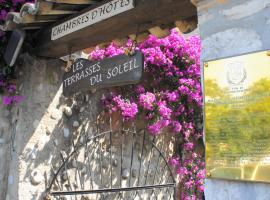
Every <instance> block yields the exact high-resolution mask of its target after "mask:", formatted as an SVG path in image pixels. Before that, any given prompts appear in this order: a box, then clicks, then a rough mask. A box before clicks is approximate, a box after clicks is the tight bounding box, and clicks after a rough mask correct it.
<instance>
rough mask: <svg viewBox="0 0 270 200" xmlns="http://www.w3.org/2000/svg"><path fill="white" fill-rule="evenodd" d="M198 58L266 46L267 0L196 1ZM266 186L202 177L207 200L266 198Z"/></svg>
mask: <svg viewBox="0 0 270 200" xmlns="http://www.w3.org/2000/svg"><path fill="white" fill-rule="evenodd" d="M196 5H197V9H198V21H199V29H200V34H201V38H202V43H203V54H202V61H208V60H215V59H219V58H224V57H229V56H234V55H240V54H245V53H249V52H253V51H260V50H269V49H270V39H269V35H270V15H269V13H270V0H259V1H258V0H200V1H196ZM269 188H270V185H268V184H262V183H247V182H235V181H221V180H212V179H207V180H206V199H207V200H228V199H232V200H266V199H270V190H269Z"/></svg>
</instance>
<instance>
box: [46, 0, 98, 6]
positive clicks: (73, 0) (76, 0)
mask: <svg viewBox="0 0 270 200" xmlns="http://www.w3.org/2000/svg"><path fill="white" fill-rule="evenodd" d="M46 1H47V2H52V3H65V4H77V5H78V4H79V5H81V4H86V5H87V4H96V3H98V1H95V0H46Z"/></svg>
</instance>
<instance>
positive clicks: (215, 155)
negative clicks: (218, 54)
mask: <svg viewBox="0 0 270 200" xmlns="http://www.w3.org/2000/svg"><path fill="white" fill-rule="evenodd" d="M204 92H205V132H206V169H207V177H208V178H221V179H231V180H244V181H257V182H270V52H269V51H264V52H257V53H252V54H248V55H242V56H236V57H231V58H226V59H220V60H215V61H209V62H205V63H204Z"/></svg>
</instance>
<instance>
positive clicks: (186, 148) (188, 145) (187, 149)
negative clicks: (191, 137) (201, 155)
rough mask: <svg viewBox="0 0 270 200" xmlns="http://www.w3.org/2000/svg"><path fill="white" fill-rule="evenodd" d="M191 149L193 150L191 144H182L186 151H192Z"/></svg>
mask: <svg viewBox="0 0 270 200" xmlns="http://www.w3.org/2000/svg"><path fill="white" fill-rule="evenodd" d="M193 148H194V144H193V143H191V142H188V143H185V144H184V149H185V150H186V151H190V150H193Z"/></svg>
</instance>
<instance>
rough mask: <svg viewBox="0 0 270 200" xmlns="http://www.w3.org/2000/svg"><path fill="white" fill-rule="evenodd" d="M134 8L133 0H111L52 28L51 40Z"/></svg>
mask: <svg viewBox="0 0 270 200" xmlns="http://www.w3.org/2000/svg"><path fill="white" fill-rule="evenodd" d="M132 8H134V0H113V1H110V2H108V3H106V4H103V5H101V6H99V7H97V8H95V9H92V10H89V11H87V12H85V13H83V14H81V15H79V16H77V17H75V18H72V19H70V20H68V21H66V22H64V23H62V24H59V25H57V26H55V27H53V28H52V32H51V40H56V39H59V38H61V37H63V36H65V35H68V34H70V33H73V32H75V31H78V30H80V29H83V28H85V27H88V26H90V25H92V24H95V23H97V22H100V21H102V20H105V19H108V18H110V17H113V16H115V15H118V14H120V13H123V12H125V11H128V10H130V9H132Z"/></svg>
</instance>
